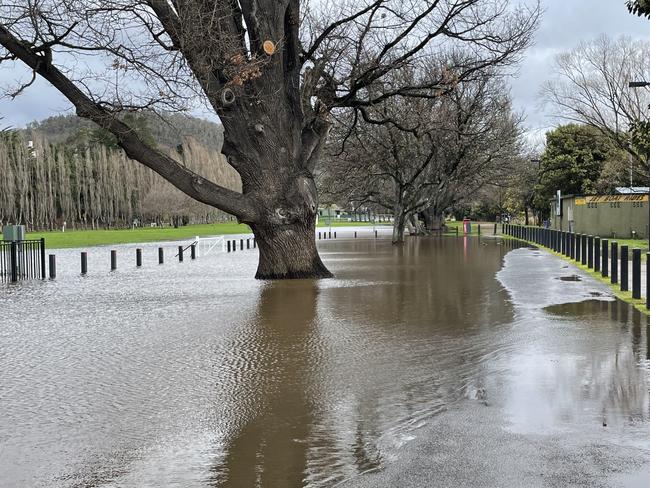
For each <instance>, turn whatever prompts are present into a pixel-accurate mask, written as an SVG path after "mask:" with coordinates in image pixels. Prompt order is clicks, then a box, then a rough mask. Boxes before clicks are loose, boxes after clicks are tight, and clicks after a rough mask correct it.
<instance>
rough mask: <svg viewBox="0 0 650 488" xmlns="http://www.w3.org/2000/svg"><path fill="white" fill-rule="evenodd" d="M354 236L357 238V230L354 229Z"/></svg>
mask: <svg viewBox="0 0 650 488" xmlns="http://www.w3.org/2000/svg"><path fill="white" fill-rule="evenodd" d="M354 238H355V239H356V238H357V231H356V230H355V231H354Z"/></svg>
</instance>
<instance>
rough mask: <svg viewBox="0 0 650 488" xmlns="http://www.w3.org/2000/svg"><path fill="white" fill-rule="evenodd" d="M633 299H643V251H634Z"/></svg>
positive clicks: (635, 249)
mask: <svg viewBox="0 0 650 488" xmlns="http://www.w3.org/2000/svg"><path fill="white" fill-rule="evenodd" d="M632 298H641V249H639V248H636V247H635V248H634V249H632Z"/></svg>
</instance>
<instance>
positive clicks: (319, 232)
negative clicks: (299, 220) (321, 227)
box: [318, 232, 320, 240]
mask: <svg viewBox="0 0 650 488" xmlns="http://www.w3.org/2000/svg"><path fill="white" fill-rule="evenodd" d="M318 239H319V240H320V232H319V233H318Z"/></svg>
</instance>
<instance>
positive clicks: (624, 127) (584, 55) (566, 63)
mask: <svg viewBox="0 0 650 488" xmlns="http://www.w3.org/2000/svg"><path fill="white" fill-rule="evenodd" d="M648 73H650V43H648V42H647V41H642V40H632V39H630V38H627V37H621V38H619V39H617V40H612V39H610V38H608V37H606V36H602V37H599V38H598V39H596V40H594V41H591V42H583V43H580V44H579V45H578V46H577V47H576V48H574V49H573V50H571V51H569V52H566V53H563V54H561V55H559V56H558V57H557V58H556V61H555V73H554V76H553V78H552V79H551V80H550V81H548V82H546V83H545V84H544V85H543V88H542V96H543V97H544V98H545V100H546V101H547V102H548V103H550V104H551V105H552V106H553V107H554V108H555V114H556V115H557V116H558V117H559V118H560V119H562V120H565V121H568V122H572V123H578V124H586V125H589V126H591V127H595V128H596V129H598V130H599V131H600V132H601V133H602V134H603V135H605V136H606V137H608V138H609V139H611V140H612V141H613V142H614V143H615V144H616V145H617V146H618V147H619V148H620V149H622V150H623V151H626V152H627V153H628V154H629V155H630V157H631V158H632V160H633V162H634V163H635V164H634V169H635V171H636V172H637V173H639V174H643V175H646V174H647V161H646V156H645V155H644V154H643V152H642V151H640V150H639V148H638V147H637V146H636V145H634V144H632V142H633V141H632V138H631V135H632V132H631V130H632V129H633V128H634V127H635V126H637V125H639V124H642V123H644V122H645V121H647V120H648V118H649V117H650V108H649V105H650V91H649V90H647V89H631V88H630V87H629V83H630V81H640V80H645V79H646V77H647V76H648Z"/></svg>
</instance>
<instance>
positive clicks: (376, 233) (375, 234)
mask: <svg viewBox="0 0 650 488" xmlns="http://www.w3.org/2000/svg"><path fill="white" fill-rule="evenodd" d="M375 239H377V231H375Z"/></svg>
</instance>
